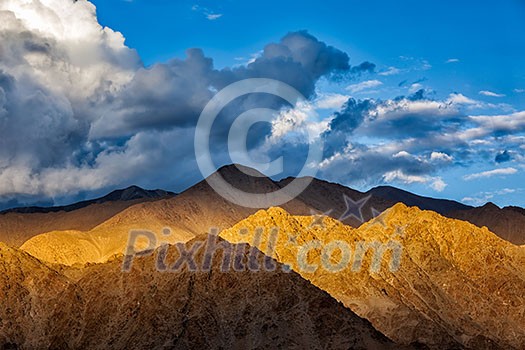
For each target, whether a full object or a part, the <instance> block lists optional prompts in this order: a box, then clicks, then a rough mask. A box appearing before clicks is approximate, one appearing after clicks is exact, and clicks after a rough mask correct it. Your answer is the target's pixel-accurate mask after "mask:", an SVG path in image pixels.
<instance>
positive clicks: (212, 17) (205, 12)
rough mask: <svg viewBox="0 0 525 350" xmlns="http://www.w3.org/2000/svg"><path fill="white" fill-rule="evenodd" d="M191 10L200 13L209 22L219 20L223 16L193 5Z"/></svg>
mask: <svg viewBox="0 0 525 350" xmlns="http://www.w3.org/2000/svg"><path fill="white" fill-rule="evenodd" d="M191 9H192V10H193V11H196V12H200V13H202V14H203V15H204V17H205V18H206V19H208V20H210V21H215V20H216V19H219V18H221V17H222V16H223V14H222V13H215V12H214V11H212V10H210V9H208V8H206V7H202V6H199V5H193V6H192V7H191Z"/></svg>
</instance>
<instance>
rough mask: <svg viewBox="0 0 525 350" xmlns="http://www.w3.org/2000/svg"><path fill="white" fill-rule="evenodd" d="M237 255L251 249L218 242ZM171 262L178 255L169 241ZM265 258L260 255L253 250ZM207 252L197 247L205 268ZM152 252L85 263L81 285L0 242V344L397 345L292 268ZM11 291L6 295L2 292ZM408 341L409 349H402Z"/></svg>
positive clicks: (178, 346)
mask: <svg viewBox="0 0 525 350" xmlns="http://www.w3.org/2000/svg"><path fill="white" fill-rule="evenodd" d="M202 239H206V238H205V237H203V238H202ZM194 242H196V241H192V242H190V243H189V244H188V245H187V248H188V249H189V248H190V246H191V245H193V243H194ZM219 244H221V245H222V247H223V248H225V249H232V250H234V251H236V252H241V254H239V255H238V257H239V259H238V260H237V261H238V262H241V263H242V264H244V265H246V264H247V262H248V256H249V255H248V254H250V256H251V255H252V254H253V253H251V250H249V249H248V247H246V246H244V247H242V246H232V245H230V244H227V243H226V242H222V243H221V242H219ZM171 248H172V249H170V251H169V254H168V255H167V257H166V259H165V260H164V261H165V262H166V263H167V264H169V265H168V266H172V264H173V262H174V261H177V260H178V258H180V254H179V253H178V251H177V249H175V248H174V247H171ZM255 253H256V254H255V255H254V256H255V259H256V260H257V261H260V262H261V263H262V260H263V255H262V254H261V253H258V252H255ZM203 259H204V252H199V253H198V254H196V257H195V260H194V261H195V262H196V263H197V264H198V266H202V262H203ZM156 261H157V259H156V256H154V255H152V256H147V257H142V258H139V259H136V260H135V261H134V263H133V266H132V268H131V271H130V272H123V271H122V261H121V260H114V261H112V262H109V263H106V264H101V265H96V266H93V267H90V268H87V269H86V270H85V272H84V273H83V277H82V278H81V279H80V280H79V281H78V282H73V281H71V280H68V279H67V278H65V277H63V276H61V275H60V274H58V273H57V272H55V271H53V270H50V269H49V268H47V267H46V266H44V265H43V264H41V263H39V262H38V261H37V260H36V259H34V258H32V257H30V256H28V255H27V254H25V253H22V252H19V251H17V250H15V249H11V248H8V247H6V246H4V245H0V269H2V270H3V272H4V273H2V274H0V286H1V287H2V291H3V293H4V297H5V296H6V295H7V299H5V298H4V299H3V302H4V301H7V303H8V304H7V305H9V306H8V308H2V309H1V310H0V316H1V319H2V322H1V323H0V346H3V347H4V348H5V347H6V346H7V347H11V348H17V347H20V348H63V349H107V348H108V347H109V348H112V349H165V348H171V349H198V348H202V349H203V348H206V349H225V348H228V349H246V348H250V349H255V348H260V349H265V348H287V349H304V348H309V349H326V348H330V349H374V350H375V349H377V350H380V349H399V348H400V347H398V346H396V345H395V344H394V343H393V342H392V341H390V340H389V339H388V338H386V337H385V336H384V335H382V334H381V333H379V332H377V331H376V330H375V329H374V328H373V327H372V326H371V325H370V323H369V322H368V321H366V320H363V319H361V318H359V317H358V316H356V315H355V314H354V313H352V312H351V311H350V310H348V309H346V308H345V307H344V306H343V305H342V304H340V303H338V302H337V301H336V300H334V299H333V298H332V297H330V296H329V295H328V294H327V293H325V292H323V291H321V290H320V289H318V288H317V287H315V286H313V285H312V284H310V283H309V282H308V281H306V280H304V279H302V278H301V277H300V276H299V275H297V274H296V273H293V272H291V273H290V272H283V271H282V270H283V269H282V266H280V265H277V269H276V270H275V271H259V272H252V271H248V270H244V271H225V270H224V269H223V268H222V267H221V266H222V261H221V259H220V258H218V259H214V260H213V263H212V264H211V266H210V268H209V269H208V270H207V271H203V272H192V271H190V270H188V265H183V267H182V268H181V269H177V270H176V271H171V272H168V271H167V272H159V271H157V269H156V264H157V263H156ZM6 293H7V294H6ZM407 348H409V347H407Z"/></svg>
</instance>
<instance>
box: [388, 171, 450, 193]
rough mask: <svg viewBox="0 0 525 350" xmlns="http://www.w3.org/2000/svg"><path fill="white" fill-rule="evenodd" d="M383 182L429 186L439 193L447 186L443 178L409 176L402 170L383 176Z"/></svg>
mask: <svg viewBox="0 0 525 350" xmlns="http://www.w3.org/2000/svg"><path fill="white" fill-rule="evenodd" d="M383 181H385V182H386V183H390V182H396V181H397V182H401V183H404V184H409V185H410V184H414V183H420V184H428V186H430V187H431V188H432V189H434V190H435V191H437V192H442V191H443V190H444V189H445V187H447V184H446V183H445V181H443V179H442V178H441V177H432V176H422V175H408V174H405V173H404V172H403V171H402V170H394V171H389V172H387V173H385V174H384V175H383Z"/></svg>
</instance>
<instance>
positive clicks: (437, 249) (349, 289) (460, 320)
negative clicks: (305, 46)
mask: <svg viewBox="0 0 525 350" xmlns="http://www.w3.org/2000/svg"><path fill="white" fill-rule="evenodd" d="M317 221H319V220H317ZM323 222H324V225H319V224H318V222H317V223H316V222H315V219H314V218H312V217H304V216H303V217H297V216H291V215H289V214H288V213H287V212H285V211H284V210H282V209H280V208H271V209H269V210H267V211H259V212H258V213H256V214H255V215H253V216H251V217H249V218H248V219H246V220H244V221H243V222H240V223H238V224H237V225H235V226H233V227H232V228H231V229H228V230H226V231H223V232H222V233H221V237H223V238H225V239H226V240H228V241H230V242H234V243H239V242H247V243H250V244H254V245H256V246H257V247H258V248H259V249H260V250H262V251H263V252H267V253H270V254H272V256H273V257H274V258H276V259H277V260H278V261H280V262H283V263H286V264H289V265H291V266H292V268H293V269H294V270H296V271H297V272H299V273H300V274H301V275H302V276H303V277H305V278H307V279H309V280H310V281H312V283H314V284H315V285H317V286H318V287H320V288H321V289H323V290H325V291H327V292H328V293H330V294H331V295H332V296H333V297H335V298H336V299H337V300H339V301H341V302H343V304H344V305H346V306H347V307H349V308H350V309H352V310H353V311H354V312H356V313H357V314H358V315H360V316H362V317H365V318H367V319H368V320H369V321H370V322H372V324H373V325H374V326H375V327H376V328H377V329H378V330H380V331H381V332H383V333H384V334H386V335H387V336H389V337H390V338H392V339H394V340H395V341H397V342H402V343H405V344H408V343H412V342H421V343H424V344H427V345H428V346H430V347H435V348H440V349H441V348H450V347H453V346H455V344H457V343H461V344H463V345H464V346H467V347H469V348H473V349H495V348H496V349H497V348H501V349H511V348H514V349H523V348H525V297H524V292H523V291H524V290H525V252H524V250H523V249H522V248H521V247H518V246H514V245H512V244H510V243H508V242H506V241H504V240H502V239H500V238H498V237H497V236H496V235H494V234H492V233H491V232H489V231H488V230H487V229H486V228H483V229H481V228H478V227H476V226H474V225H471V224H469V223H466V222H462V221H459V220H453V219H448V218H445V217H442V216H440V215H439V214H436V213H434V212H431V211H421V210H419V209H417V208H408V207H406V206H405V205H402V204H397V205H395V206H394V207H392V208H390V209H388V210H387V211H386V212H384V213H383V214H382V215H381V216H379V217H377V218H375V219H373V220H371V221H370V222H368V223H365V224H363V225H362V226H361V227H359V228H358V229H353V228H351V227H348V226H345V225H343V224H341V223H340V222H338V221H336V220H333V219H331V218H327V217H325V218H324V220H323ZM312 224H314V225H312ZM260 227H262V228H264V230H263V231H262V234H261V233H259V234H257V232H261V231H260V230H259V231H257V228H260ZM275 227H277V228H278V229H279V235H278V236H277V240H276V242H275V244H273V243H272V233H271V232H272V228H275ZM274 232H275V230H274ZM257 236H260V237H257ZM314 240H315V241H320V242H322V244H321V246H322V247H323V246H324V247H326V246H327V245H328V244H329V243H330V242H333V241H342V242H345V243H346V248H348V249H347V250H349V251H350V253H351V254H350V258H348V257H346V259H347V260H348V261H349V263H348V268H346V269H343V270H341V271H335V272H334V271H333V269H332V271H328V270H327V269H325V268H323V264H322V261H323V260H322V259H323V255H322V249H321V248H320V247H317V246H315V245H313V247H312V249H309V250H308V252H306V254H304V253H305V249H304V247H305V246H308V245H309V242H312V241H314ZM257 241H259V242H257ZM269 242H270V246H272V245H274V246H275V250H274V251H273V252H271V250H268V243H269ZM363 242H364V243H363ZM374 242H375V243H374ZM363 244H364V245H363ZM366 244H368V247H370V244H375V247H377V248H379V249H381V248H383V249H384V255H383V257H382V259H381V260H380V263H381V264H380V266H379V268H378V269H377V271H375V270H374V269H375V268H377V265H374V264H373V261H374V257H375V255H374V250H373V249H369V250H366V252H365V253H364V254H363V249H362V248H363V247H364V246H365V247H366V246H367V245H366ZM396 244H398V245H396ZM310 246H312V244H310ZM396 247H397V248H399V247H401V248H402V249H401V260H400V261H399V267H398V269H396V266H395V264H394V266H393V267H394V268H392V266H390V263H391V261H393V260H392V257H393V256H394V255H395V254H396V252H397V253H399V250H396V249H397V248H396ZM360 248H361V250H360ZM387 248H396V249H387ZM330 252H331V253H332V254H331V255H330V257H329V258H328V260H326V259H327V258H326V257H325V260H324V261H325V265H326V262H327V261H328V265H329V266H331V267H333V266H337V262H340V261H342V260H345V257H344V256H343V255H342V254H341V253H340V251H338V250H330ZM301 254H303V255H301ZM305 256H306V263H307V265H306V267H308V268H307V269H306V270H305V269H304V267H305V265H304V263H303V264H300V263H298V258H299V260H301V259H300V258H301V257H305ZM356 261H357V262H356ZM394 262H395V259H394ZM311 265H318V266H319V268H318V269H317V270H315V271H312V270H311V269H309V268H310V267H311ZM359 265H360V267H361V268H360V269H356V268H354V267H359ZM302 267H303V268H302Z"/></svg>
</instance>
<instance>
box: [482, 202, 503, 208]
mask: <svg viewBox="0 0 525 350" xmlns="http://www.w3.org/2000/svg"><path fill="white" fill-rule="evenodd" d="M482 208H484V209H495V210H498V209H500V207H498V206H497V205H496V204H494V203H492V202H487V203H486V204H485V205H484V206H482Z"/></svg>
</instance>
